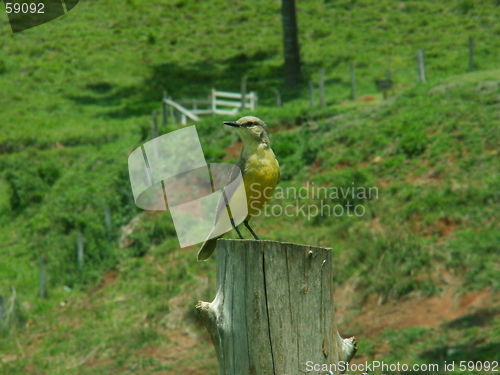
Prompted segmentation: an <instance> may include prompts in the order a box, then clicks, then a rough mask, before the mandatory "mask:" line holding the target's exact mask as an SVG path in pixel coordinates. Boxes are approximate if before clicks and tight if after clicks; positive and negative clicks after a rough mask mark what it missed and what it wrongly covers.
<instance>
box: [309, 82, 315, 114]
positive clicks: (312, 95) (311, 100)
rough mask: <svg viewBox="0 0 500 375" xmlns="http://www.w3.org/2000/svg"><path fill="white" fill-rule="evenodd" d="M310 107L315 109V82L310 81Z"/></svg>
mask: <svg viewBox="0 0 500 375" xmlns="http://www.w3.org/2000/svg"><path fill="white" fill-rule="evenodd" d="M309 106H310V107H311V108H314V82H313V81H309Z"/></svg>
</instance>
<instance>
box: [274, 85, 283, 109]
mask: <svg viewBox="0 0 500 375" xmlns="http://www.w3.org/2000/svg"><path fill="white" fill-rule="evenodd" d="M274 93H275V95H276V107H278V108H281V94H280V92H279V90H278V89H274Z"/></svg>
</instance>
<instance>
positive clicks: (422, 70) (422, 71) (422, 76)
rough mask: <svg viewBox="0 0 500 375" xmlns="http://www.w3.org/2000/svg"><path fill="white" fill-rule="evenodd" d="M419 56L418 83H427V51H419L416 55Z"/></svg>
mask: <svg viewBox="0 0 500 375" xmlns="http://www.w3.org/2000/svg"><path fill="white" fill-rule="evenodd" d="M416 56H417V82H419V83H425V82H426V80H427V72H426V67H425V51H424V50H423V49H419V50H418V51H417V53H416Z"/></svg>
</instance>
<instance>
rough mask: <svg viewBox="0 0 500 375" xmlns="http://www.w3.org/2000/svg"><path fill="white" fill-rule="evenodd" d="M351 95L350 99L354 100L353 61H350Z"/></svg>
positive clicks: (354, 74) (354, 75)
mask: <svg viewBox="0 0 500 375" xmlns="http://www.w3.org/2000/svg"><path fill="white" fill-rule="evenodd" d="M350 68H351V97H352V100H356V72H355V70H354V62H352V61H351V64H350Z"/></svg>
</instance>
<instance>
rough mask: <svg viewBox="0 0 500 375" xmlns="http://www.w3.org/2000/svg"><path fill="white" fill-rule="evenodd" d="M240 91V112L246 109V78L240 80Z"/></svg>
mask: <svg viewBox="0 0 500 375" xmlns="http://www.w3.org/2000/svg"><path fill="white" fill-rule="evenodd" d="M240 91H241V109H240V110H241V111H245V108H246V104H247V103H246V102H247V77H243V78H242V79H241V86H240Z"/></svg>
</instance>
